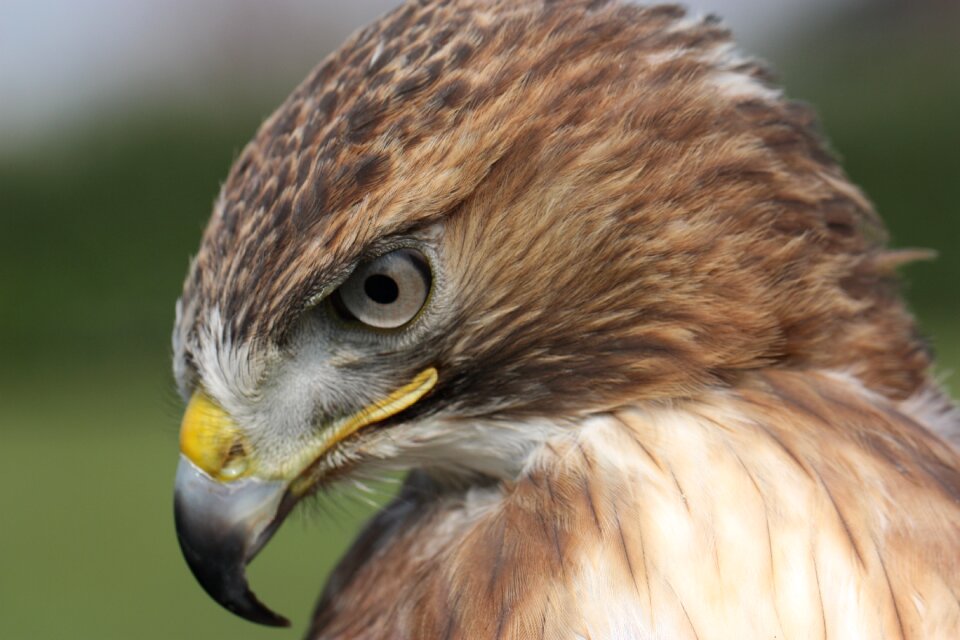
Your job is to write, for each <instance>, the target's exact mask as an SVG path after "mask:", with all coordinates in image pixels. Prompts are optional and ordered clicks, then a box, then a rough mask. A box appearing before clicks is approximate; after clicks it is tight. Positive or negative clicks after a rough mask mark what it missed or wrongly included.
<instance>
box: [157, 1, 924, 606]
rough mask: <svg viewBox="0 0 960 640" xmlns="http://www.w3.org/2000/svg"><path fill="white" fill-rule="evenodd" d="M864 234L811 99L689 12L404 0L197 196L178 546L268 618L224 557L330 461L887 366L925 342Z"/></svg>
mask: <svg viewBox="0 0 960 640" xmlns="http://www.w3.org/2000/svg"><path fill="white" fill-rule="evenodd" d="M882 235H883V231H882V228H881V226H880V224H879V222H878V221H877V219H876V217H875V215H874V213H873V212H872V210H871V208H870V206H869V204H868V203H867V202H866V201H865V200H864V198H863V197H862V196H861V194H860V193H859V192H858V191H857V190H856V189H855V188H854V187H853V186H851V185H850V184H849V182H848V181H847V180H846V178H845V177H844V175H843V173H842V172H841V170H840V169H839V168H838V166H837V165H836V164H835V162H834V161H833V160H832V158H831V157H830V155H829V154H828V153H827V152H826V150H825V147H824V145H823V143H822V142H821V140H820V137H819V136H818V134H817V133H816V129H815V126H814V123H813V118H812V116H811V113H810V111H809V110H808V109H806V108H804V107H802V106H798V105H796V104H794V103H791V102H789V101H787V100H785V99H784V98H783V97H782V95H781V93H780V92H779V91H778V90H777V89H776V88H774V87H773V86H772V85H771V84H770V78H769V75H768V73H767V72H766V71H765V70H764V68H763V67H761V66H760V65H758V64H756V63H755V62H752V61H751V60H749V59H746V58H743V57H741V56H740V55H739V54H738V53H737V51H736V50H735V49H734V48H733V47H732V45H731V42H730V36H729V33H728V32H727V31H726V30H725V29H724V28H723V27H722V26H721V25H719V24H718V23H717V21H716V20H714V19H712V18H705V19H693V18H690V17H687V16H686V15H685V14H684V11H683V10H682V9H679V8H677V7H673V6H661V7H639V6H632V5H626V4H620V3H616V2H596V1H593V2H587V1H586V0H583V1H574V0H571V1H567V2H539V1H533V0H530V1H527V0H525V1H523V2H516V1H515V0H510V1H506V0H504V1H501V2H480V1H476V2H472V1H469V0H461V1H457V2H409V3H407V4H405V5H403V6H402V7H400V8H399V9H397V10H396V11H394V12H393V13H391V14H389V15H387V16H385V17H384V18H382V19H381V20H379V21H378V22H376V23H374V24H373V25H372V26H370V27H369V28H367V29H364V30H362V31H360V32H359V33H357V34H356V35H355V36H353V37H352V39H351V40H350V41H349V42H347V43H346V44H345V45H344V46H343V47H342V48H341V49H340V50H339V51H337V52H335V53H334V54H332V55H331V56H330V57H329V58H328V59H327V60H326V61H325V62H324V63H322V64H321V65H320V66H319V67H318V68H317V69H316V70H315V71H314V72H313V73H312V74H311V75H310V76H309V77H308V78H307V79H306V80H305V81H304V82H303V84H301V85H300V86H299V87H298V88H297V89H296V90H295V91H294V93H293V94H292V96H290V98H289V99H288V100H287V101H286V102H285V103H284V104H283V105H282V106H281V107H280V108H279V110H278V111H277V112H276V113H274V114H273V115H272V116H271V117H270V118H269V119H268V120H267V121H266V122H265V123H264V124H263V125H262V127H261V128H260V130H259V132H258V133H257V135H256V137H255V139H254V140H253V141H252V142H251V143H250V144H249V145H248V146H247V147H246V148H245V149H244V150H243V151H242V153H241V154H240V156H239V157H238V159H237V160H236V162H235V164H234V166H233V168H232V170H231V172H230V175H229V177H228V179H227V181H226V183H225V184H224V186H223V188H222V191H221V193H220V195H219V197H218V198H217V201H216V203H215V206H214V211H213V215H212V218H211V220H210V222H209V225H208V227H207V229H206V231H205V233H204V235H203V239H202V244H201V247H200V250H199V252H198V254H197V255H196V257H195V259H194V260H193V263H192V266H191V268H190V272H189V274H188V276H187V279H186V283H185V286H184V291H183V296H182V298H181V299H180V301H179V302H178V305H177V318H176V327H175V331H174V340H173V343H174V371H175V375H176V379H177V382H178V385H179V387H180V390H181V392H182V394H183V396H184V398H185V399H187V400H188V405H187V410H186V414H185V416H184V419H183V424H182V428H181V437H180V447H181V460H180V466H179V469H178V472H177V487H176V507H175V515H176V521H177V530H178V536H179V539H180V543H181V546H182V549H183V552H184V554H185V556H186V559H187V561H188V563H189V565H190V567H191V568H192V570H193V571H194V574H195V575H196V577H197V578H198V580H199V582H200V583H201V584H202V585H203V586H204V588H205V589H206V590H207V591H208V592H209V593H210V595H212V596H213V597H214V598H215V599H216V600H217V601H218V602H220V603H221V604H223V605H224V606H225V607H227V608H228V609H230V610H231V611H233V612H235V613H237V614H239V615H241V616H244V617H246V618H249V619H251V620H254V621H257V622H262V623H266V624H281V623H283V622H284V620H283V619H282V618H280V617H279V616H277V615H276V614H274V613H272V612H271V611H270V610H269V609H267V608H266V607H265V606H263V605H262V604H261V603H260V602H259V601H258V600H257V599H256V598H255V596H254V595H253V594H252V592H251V591H250V589H249V587H248V586H247V583H246V579H245V578H244V567H245V566H246V564H247V563H248V562H249V561H250V560H251V559H252V558H253V556H254V555H255V554H256V553H257V551H258V550H259V549H260V548H261V547H262V546H263V544H265V542H266V541H267V540H268V539H269V537H270V536H271V535H272V533H273V532H274V531H275V529H276V528H277V527H278V526H279V524H280V522H282V520H283V518H284V517H285V516H286V515H287V514H288V513H289V511H290V510H291V509H292V508H293V506H294V505H295V504H296V503H297V501H298V500H300V499H301V498H302V497H303V496H305V495H308V494H310V493H313V492H315V491H317V490H318V488H320V487H324V486H327V485H329V484H330V483H331V482H334V481H335V480H337V479H339V478H343V477H349V476H350V475H351V474H358V473H369V472H372V471H377V472H379V471H384V470H408V469H423V470H426V471H427V472H429V473H432V474H435V475H436V476H438V477H443V478H449V479H450V480H451V481H457V482H467V483H469V482H472V481H474V480H475V479H478V478H482V479H485V480H487V481H488V480H489V479H491V478H492V479H494V480H501V479H509V478H511V477H515V476H516V475H517V474H518V473H519V472H520V470H521V469H522V468H523V465H524V463H525V460H526V458H527V456H528V454H529V453H530V451H531V450H532V449H533V448H534V447H535V446H536V445H537V444H538V443H541V442H543V441H544V439H545V438H546V437H549V435H550V434H552V433H555V432H557V431H560V430H568V429H575V428H576V425H577V424H578V422H579V421H580V420H582V419H584V418H585V417H586V416H589V415H590V414H595V413H598V412H603V411H606V410H610V409H612V408H615V407H620V406H624V405H628V404H638V403H644V402H668V401H671V400H674V399H678V398H685V397H690V396H694V395H695V394H696V393H697V392H698V390H701V389H703V388H704V387H706V386H710V385H726V384H733V383H735V381H736V379H737V378H738V377H739V376H741V375H743V374H744V373H745V372H747V371H750V370H751V369H756V368H759V367H765V366H796V367H804V366H824V367H833V368H852V369H855V370H856V373H857V374H858V375H860V376H861V377H862V378H863V379H864V380H866V381H867V382H868V384H870V385H872V386H873V387H874V388H876V389H878V390H880V391H882V392H884V393H890V394H905V393H907V392H908V391H909V390H910V389H912V388H913V387H914V386H915V385H916V383H917V376H919V375H920V374H918V373H917V372H915V371H913V372H912V371H909V370H905V369H904V367H903V365H902V363H903V362H904V361H905V360H904V356H903V354H904V353H911V354H912V355H910V356H909V357H908V358H907V360H908V361H913V362H916V363H918V370H920V369H922V365H923V364H924V363H925V360H923V358H924V356H923V355H922V354H919V352H917V353H913V352H912V351H911V350H913V351H916V349H915V347H914V346H913V343H912V342H911V340H912V337H911V336H910V335H909V333H910V327H909V320H908V319H907V316H906V315H905V312H903V310H902V308H900V307H899V306H897V305H891V304H889V300H890V296H891V295H892V294H891V293H890V289H889V287H888V286H887V285H886V284H885V283H886V281H887V276H888V272H889V264H890V263H891V260H890V259H888V258H885V256H887V255H888V254H884V253H883V252H882V249H881V244H882ZM854 319H856V322H854ZM881 336H882V338H883V341H884V342H885V343H886V345H887V347H886V348H885V352H884V353H880V352H879V350H878V349H876V348H875V347H874V346H872V345H874V343H875V341H877V340H879V337H881ZM890 345H893V347H892V348H891V347H890ZM898 345H899V346H898ZM897 349H899V350H900V353H898V354H897V355H896V357H895V358H893V357H891V356H889V353H890V352H893V351H896V350H897ZM886 358H890V360H889V362H888V361H887V360H886ZM911 358H912V360H911Z"/></svg>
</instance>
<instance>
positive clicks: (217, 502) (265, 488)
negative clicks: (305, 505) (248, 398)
mask: <svg viewBox="0 0 960 640" xmlns="http://www.w3.org/2000/svg"><path fill="white" fill-rule="evenodd" d="M436 382H437V371H436V369H433V368H429V369H426V370H425V371H423V372H421V373H420V374H419V375H417V376H416V377H415V378H414V379H413V380H412V381H411V382H410V383H409V384H407V385H404V386H403V387H401V388H400V389H397V390H396V391H394V392H393V393H391V394H389V395H388V396H387V397H386V398H384V399H382V400H381V401H379V402H376V403H373V404H371V405H370V406H368V407H366V408H364V409H362V410H360V411H358V412H357V413H355V414H353V415H351V416H349V417H347V418H344V419H341V420H338V421H336V422H335V423H334V424H332V425H330V427H329V428H327V429H324V430H323V432H322V434H320V436H318V442H317V444H316V446H315V447H311V450H312V452H313V453H311V454H310V455H307V456H304V460H303V461H298V462H297V464H295V465H287V468H292V471H291V472H290V474H289V477H262V476H261V475H258V465H257V464H256V462H257V461H256V459H255V456H254V453H253V452H252V451H251V448H250V446H249V444H248V442H247V440H246V438H245V437H244V435H243V433H242V431H241V430H240V429H239V427H237V425H236V424H235V423H234V422H233V421H232V419H231V418H230V417H229V416H228V415H227V413H226V412H225V411H224V410H223V409H222V408H221V407H220V405H218V404H217V403H216V402H215V401H213V400H212V399H211V398H210V397H209V396H207V395H206V394H205V393H203V392H202V391H198V392H197V393H195V394H194V397H193V398H192V399H191V400H190V403H189V405H188V406H187V411H186V413H185V414H184V417H183V423H182V425H181V428H180V451H181V455H180V462H179V464H178V466H177V476H176V483H175V490H174V503H173V504H174V506H173V512H174V520H175V523H176V530H177V540H178V541H179V542H180V549H181V550H182V552H183V557H184V559H186V561H187V565H188V566H189V567H190V570H191V571H192V572H193V575H194V577H195V578H196V579H197V582H199V583H200V586H202V587H203V589H204V590H205V591H206V592H207V594H209V595H210V597H211V598H213V599H214V600H215V601H217V602H218V603H219V604H220V605H222V606H223V607H224V608H226V609H228V610H229V611H232V612H233V613H235V614H236V615H238V616H240V617H242V618H245V619H247V620H250V621H251V622H257V623H259V624H264V625H269V626H289V624H290V622H289V621H288V620H287V619H286V618H284V617H283V616H281V615H278V614H276V613H274V612H273V611H271V610H270V609H269V608H267V607H266V606H265V605H264V604H263V603H262V602H260V600H258V599H257V597H256V595H254V593H253V592H252V591H251V590H250V587H249V585H248V584H247V578H246V566H247V565H248V564H249V563H250V562H251V561H252V560H253V558H254V557H255V556H256V555H257V553H258V552H259V551H260V549H262V548H263V546H264V545H265V544H266V543H267V541H269V540H270V538H271V537H272V536H273V534H274V533H275V532H276V531H277V529H278V528H279V527H280V525H281V524H282V523H283V520H284V519H285V518H286V517H287V515H288V514H289V513H290V511H292V510H293V507H294V506H295V505H296V503H297V502H298V501H299V499H300V498H301V497H303V496H304V495H306V494H307V493H309V491H310V489H311V488H312V486H313V484H314V482H315V480H314V479H313V478H312V477H311V475H310V470H311V469H312V468H313V467H314V466H315V465H314V463H315V462H316V461H317V460H319V459H320V458H322V457H323V456H324V455H325V454H326V453H327V452H328V451H329V450H330V449H331V448H333V447H334V446H336V444H337V443H339V442H341V441H342V440H344V439H345V438H347V437H349V436H350V435H352V434H353V433H355V432H357V431H358V430H360V429H361V428H363V427H365V426H367V425H370V424H373V423H376V422H380V421H382V420H385V419H386V418H388V417H390V416H392V415H395V414H397V413H399V412H400V411H402V410H404V409H406V408H407V407H410V406H412V405H413V404H414V403H416V402H417V401H418V400H420V398H422V397H423V396H424V395H426V394H427V392H429V391H430V390H431V389H432V388H433V387H434V385H435V384H436Z"/></svg>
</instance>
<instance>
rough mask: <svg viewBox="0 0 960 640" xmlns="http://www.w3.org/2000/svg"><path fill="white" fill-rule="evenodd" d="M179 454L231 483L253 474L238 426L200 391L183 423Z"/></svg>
mask: <svg viewBox="0 0 960 640" xmlns="http://www.w3.org/2000/svg"><path fill="white" fill-rule="evenodd" d="M180 452H181V453H183V455H185V456H186V457H187V458H189V459H190V461H191V462H193V464H195V465H197V467H199V468H200V469H202V470H203V471H205V472H206V473H207V474H209V475H210V476H211V477H212V478H216V479H217V480H221V481H224V482H229V481H230V480H236V479H237V478H241V477H243V476H245V475H247V473H248V472H249V471H250V468H249V467H250V461H249V458H248V454H249V451H248V448H247V447H246V446H245V442H244V440H243V436H242V434H241V433H240V429H239V428H238V427H237V425H236V423H235V422H234V421H233V420H232V419H231V418H230V416H229V415H227V412H226V411H224V410H223V407H221V406H220V405H219V404H217V403H216V402H215V401H214V400H213V399H212V398H210V396H208V395H207V394H205V393H203V392H202V391H197V392H195V393H194V394H193V397H192V398H190V403H189V404H188V405H187V411H186V413H184V414H183V422H182V423H181V424H180Z"/></svg>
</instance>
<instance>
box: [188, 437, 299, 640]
mask: <svg viewBox="0 0 960 640" xmlns="http://www.w3.org/2000/svg"><path fill="white" fill-rule="evenodd" d="M175 487H176V488H175V489H174V498H173V517H174V521H175V523H176V527H177V540H178V541H179V542H180V549H181V551H183V557H184V558H185V559H186V561H187V565H189V567H190V570H191V571H192V572H193V576H194V577H195V578H196V579H197V582H199V583H200V586H201V587H203V589H204V591H206V592H207V593H208V594H209V595H210V597H211V598H213V599H214V600H216V601H217V602H219V603H220V604H221V605H223V606H224V607H226V608H227V609H228V610H230V611H232V612H233V613H235V614H237V615H238V616H240V617H241V618H246V619H247V620H250V621H251V622H258V623H260V624H265V625H270V626H273V627H287V626H290V622H289V621H288V620H287V619H286V618H284V617H283V616H280V615H277V614H276V613H274V612H273V611H271V610H270V609H268V608H267V607H266V606H265V605H264V604H263V603H262V602H260V601H259V600H258V599H257V596H255V595H254V594H253V592H252V591H251V590H250V587H249V586H248V585H247V577H246V573H245V569H246V566H247V564H249V563H250V561H251V560H253V558H254V556H256V555H257V552H258V551H260V549H261V548H263V545H265V544H266V543H267V541H268V540H269V539H270V538H271V537H272V536H273V534H274V532H275V531H276V530H277V529H278V528H279V526H280V523H281V522H283V518H284V516H286V514H287V513H289V511H290V509H292V508H293V505H294V504H295V503H296V499H295V498H292V497H291V496H290V494H288V493H287V491H286V488H285V486H284V483H283V482H280V481H266V482H265V481H263V480H259V479H257V478H243V479H240V480H238V481H236V482H232V483H229V484H228V483H222V482H217V481H216V480H214V479H213V478H211V477H210V476H208V475H207V474H206V473H204V472H203V471H202V470H201V469H199V468H198V467H197V466H196V465H195V464H193V462H191V461H190V459H189V458H187V457H186V456H184V455H181V456H180V464H179V465H177V479H176V485H175Z"/></svg>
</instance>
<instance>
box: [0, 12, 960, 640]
mask: <svg viewBox="0 0 960 640" xmlns="http://www.w3.org/2000/svg"><path fill="white" fill-rule="evenodd" d="M393 4H394V3H393V2H390V1H387V0H376V1H373V0H370V1H366V2H360V1H357V2H350V3H347V2H334V1H330V0H327V1H324V0H314V1H309V2H308V1H306V0H272V1H271V2H264V1H262V0H140V1H139V2H129V1H128V0H0V637H2V638H74V639H75V638H97V639H107V638H140V639H148V638H201V637H230V638H233V639H234V640H241V639H243V638H268V637H276V638H281V637H283V638H293V637H299V636H300V634H302V632H303V629H304V625H305V622H306V620H307V618H308V614H309V612H310V608H311V606H312V603H313V600H314V598H315V597H316V595H317V593H318V591H319V588H320V585H321V584H322V582H323V580H324V578H325V575H326V573H327V572H328V571H329V569H330V567H331V566H332V563H333V562H334V560H335V559H336V557H337V556H338V555H339V554H340V553H341V552H342V551H343V549H344V548H345V546H346V544H347V542H348V541H349V539H350V538H351V536H352V535H353V534H354V533H355V531H356V528H357V526H358V523H359V522H360V521H361V519H362V518H364V517H365V516H366V515H367V514H369V513H370V509H371V507H370V506H368V505H365V504H364V503H363V502H362V501H361V500H359V499H357V498H356V497H352V496H349V495H346V496H342V497H340V498H339V499H337V500H333V501H326V502H323V503H320V504H319V505H317V506H315V508H314V509H312V510H310V509H308V510H306V511H305V513H303V514H301V515H300V516H299V517H294V518H292V519H291V520H290V521H289V522H288V523H287V524H286V525H285V526H284V528H283V529H282V530H281V532H280V534H279V535H278V536H277V538H276V539H275V540H274V541H273V542H272V543H271V544H270V545H269V546H268V548H267V549H266V550H265V552H264V553H263V554H262V555H261V557H260V558H258V560H257V561H256V562H255V563H254V565H253V566H252V567H251V569H250V575H251V582H252V584H253V586H254V588H255V589H256V590H257V592H258V593H259V595H260V596H261V597H262V598H263V599H264V600H265V601H266V602H268V603H270V604H271V605H273V606H275V607H277V608H278V609H279V610H280V611H281V612H283V613H286V614H289V615H290V616H291V617H292V618H293V620H294V621H295V623H296V626H295V629H294V631H277V630H270V629H265V628H259V627H256V626H253V625H250V624H248V623H245V622H243V621H240V620H238V619H237V618H234V617H233V616H231V615H229V614H227V613H225V612H224V611H222V610H220V609H219V608H218V607H217V606H216V605H214V604H213V603H212V602H211V601H210V600H209V599H208V598H207V597H206V596H205V595H204V594H203V593H202V592H201V591H200V588H199V587H198V586H197V585H196V583H195V582H194V580H193V579H192V577H191V576H190V575H189V573H188V571H187V569H186V567H185V565H184V563H183V561H182V560H181V557H180V553H179V550H178V549H177V545H176V541H175V537H174V533H173V523H172V514H171V483H172V479H173V472H174V467H175V464H176V458H177V426H178V422H179V414H180V410H181V406H180V401H179V399H178V398H177V396H176V394H175V393H174V391H173V385H172V383H171V380H170V374H169V373H168V371H169V363H168V359H169V353H168V352H169V347H168V336H169V333H170V325H171V323H172V320H173V303H174V300H175V299H176V297H177V295H178V290H179V287H180V284H181V281H182V278H183V276H184V273H185V270H186V267H187V260H188V257H189V256H190V255H191V252H192V251H194V250H195V247H196V245H197V243H198V239H199V235H200V232H201V230H202V228H203V225H204V222H205V220H206V217H207V215H208V213H209V209H210V205H211V202H212V201H213V198H214V196H215V194H216V192H217V189H218V186H219V184H220V181H221V180H222V179H223V178H224V176H225V175H226V172H227V169H228V167H229V165H230V163H231V161H232V159H233V158H234V157H235V156H236V154H237V152H238V150H239V149H240V148H241V147H242V146H243V144H244V143H245V142H246V140H247V139H248V138H249V137H250V136H251V135H252V134H253V132H254V130H255V128H256V127H257V125H258V123H259V122H260V121H261V120H262V119H263V118H264V117H265V116H266V115H267V114H269V112H270V111H271V110H272V108H274V107H275V106H276V105H278V104H279V103H280V101H281V100H282V99H283V98H284V97H285V95H286V94H287V93H288V92H289V91H290V90H291V89H292V87H293V86H294V85H295V84H296V83H297V82H299V80H300V79H301V78H302V77H304V76H305V75H306V73H307V72H308V71H309V69H310V68H311V67H312V66H313V65H314V64H316V63H317V62H318V61H319V60H320V59H321V58H322V57H323V56H324V55H325V54H326V53H327V52H328V51H330V50H332V49H333V48H334V47H336V46H337V44H338V43H339V42H341V41H342V40H343V39H344V38H345V37H346V35H347V34H348V33H350V32H351V31H353V30H354V29H356V28H357V27H359V26H361V25H362V24H364V23H365V22H367V21H368V20H370V19H371V18H372V17H374V16H376V15H378V14H379V13H381V12H383V11H384V10H386V9H388V8H389V7H390V6H392V5H393ZM690 4H691V5H692V6H693V7H694V8H695V9H697V10H701V11H709V12H716V13H718V14H720V15H723V16H726V17H727V19H728V22H729V23H730V24H731V26H732V27H733V28H734V30H735V32H736V33H737V35H738V39H739V40H740V41H741V42H742V43H743V45H744V48H746V49H747V50H749V51H751V52H754V53H757V54H759V55H761V56H762V57H764V58H766V59H768V60H769V61H771V62H772V63H773V64H774V66H775V67H776V68H777V69H778V70H779V72H780V75H781V78H782V79H783V81H784V83H785V84H786V86H787V88H788V93H789V94H790V95H791V96H793V97H796V98H800V99H803V100H806V101H809V102H812V103H813V104H815V105H817V106H818V108H819V111H820V113H821V116H822V119H823V122H824V126H825V129H826V130H827V132H828V133H829V135H830V137H831V138H832V140H833V144H834V147H835V149H836V150H837V152H838V153H839V154H840V155H841V156H842V157H843V158H844V161H845V165H846V167H847V169H848V171H849V173H850V174H851V175H852V177H853V178H854V180H855V181H856V182H857V183H859V184H860V185H862V186H863V188H864V189H865V190H866V192H867V193H868V194H869V195H870V196H871V197H872V198H873V200H874V201H875V202H876V204H877V206H878V208H879V210H880V212H881V213H882V215H883V216H884V217H885V218H886V220H887V221H888V223H889V226H890V228H891V232H892V237H893V244H894V245H896V246H899V247H930V248H934V249H936V250H938V251H939V253H940V257H939V259H938V260H937V261H934V262H930V263H922V264H916V265H914V266H911V267H909V268H907V269H906V271H905V279H906V282H907V291H908V295H909V297H910V299H911V301H912V304H913V307H914V309H915V310H916V312H917V313H918V315H919V317H920V318H921V321H922V326H923V329H924V331H925V332H926V334H927V335H928V336H930V338H931V340H932V342H933V344H934V345H935V347H936V349H937V350H938V351H939V353H940V357H941V359H940V363H941V364H940V370H941V372H942V373H944V374H947V373H948V372H949V371H950V370H951V369H953V368H956V367H957V366H958V365H960V326H958V322H957V321H958V318H960V285H958V280H960V215H958V214H960V204H958V203H960V117H958V116H960V45H958V43H960V12H958V7H960V3H957V2H956V1H955V0H942V1H936V0H911V1H910V2H907V1H906V0H903V1H900V2H898V1H892V0H891V1H883V0H873V1H870V0H859V1H858V0H817V1H811V0H776V1H765V2H759V0H740V1H738V0H702V1H701V0H694V1H693V2H691V3H690ZM948 385H949V386H951V387H952V389H953V391H954V393H955V394H956V393H957V392H958V391H960V385H958V381H957V378H952V379H948Z"/></svg>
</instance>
